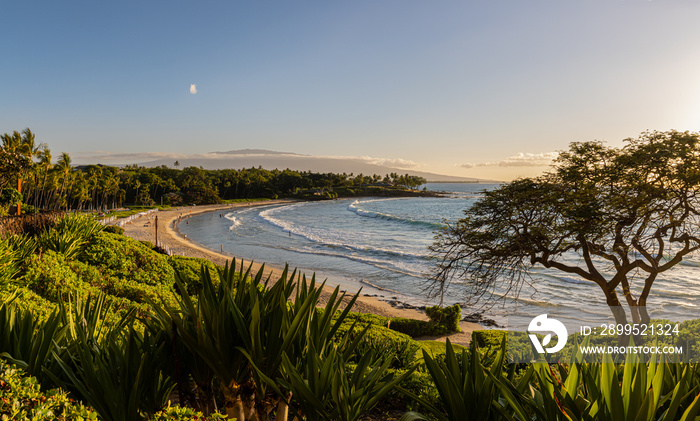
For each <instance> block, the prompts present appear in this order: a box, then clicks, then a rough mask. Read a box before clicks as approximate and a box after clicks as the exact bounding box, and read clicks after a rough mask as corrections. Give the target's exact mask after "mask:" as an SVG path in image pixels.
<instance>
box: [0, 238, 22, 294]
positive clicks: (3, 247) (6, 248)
mask: <svg viewBox="0 0 700 421" xmlns="http://www.w3.org/2000/svg"><path fill="white" fill-rule="evenodd" d="M17 254H18V253H17V252H16V251H15V250H14V249H13V247H12V246H11V244H10V243H9V242H8V241H6V240H0V288H2V287H3V285H7V284H8V283H9V282H10V280H11V279H12V278H13V277H14V276H15V275H16V274H17V272H18V271H19V269H18V268H17Z"/></svg>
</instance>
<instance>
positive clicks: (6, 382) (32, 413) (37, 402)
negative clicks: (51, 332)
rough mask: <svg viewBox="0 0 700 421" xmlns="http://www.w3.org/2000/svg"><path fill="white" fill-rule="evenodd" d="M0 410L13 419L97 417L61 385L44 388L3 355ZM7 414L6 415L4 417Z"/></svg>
mask: <svg viewBox="0 0 700 421" xmlns="http://www.w3.org/2000/svg"><path fill="white" fill-rule="evenodd" d="M0 390H1V391H2V393H1V394H2V399H0V414H3V417H2V419H10V420H42V419H52V420H79V419H83V420H97V419H98V418H97V413H96V412H95V411H93V410H92V409H90V408H87V407H85V406H84V405H83V404H82V403H80V402H74V401H73V400H72V399H70V398H69V397H68V394H67V393H66V392H65V391H63V390H61V389H52V390H48V391H46V392H42V391H41V388H40V385H39V383H38V382H37V380H36V378H34V377H29V376H26V375H25V374H24V372H23V371H22V370H20V369H18V368H15V367H13V366H10V365H8V364H7V363H5V362H4V361H3V360H2V359H0ZM5 417H7V418H5Z"/></svg>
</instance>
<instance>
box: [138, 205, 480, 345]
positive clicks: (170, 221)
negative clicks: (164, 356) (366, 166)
mask: <svg viewBox="0 0 700 421" xmlns="http://www.w3.org/2000/svg"><path fill="white" fill-rule="evenodd" d="M275 203H289V201H283V200H272V201H260V202H241V203H235V204H229V205H206V206H189V207H179V208H172V209H170V210H166V211H160V212H154V213H151V214H148V215H143V216H140V217H137V218H134V219H132V221H131V222H128V223H126V224H125V225H124V230H125V234H126V235H128V236H129V237H131V238H134V239H136V240H144V241H149V242H151V243H153V244H155V241H156V238H155V236H156V217H157V220H158V245H160V246H165V247H167V248H168V249H170V251H171V252H172V253H173V254H176V255H181V256H189V257H200V258H204V259H207V260H210V261H212V262H214V263H215V264H217V265H221V266H223V265H224V264H225V263H226V262H230V261H231V260H232V259H233V258H234V257H235V256H232V255H229V254H227V253H219V252H216V251H214V250H210V249H208V248H206V247H203V246H201V245H199V244H196V243H195V242H193V241H190V240H188V239H186V238H185V237H183V236H182V235H181V234H180V233H179V232H178V231H177V226H176V224H177V222H178V220H181V221H185V220H186V218H188V217H189V216H192V215H196V214H199V213H203V212H213V211H218V210H221V211H226V210H230V209H234V208H240V207H250V206H264V205H271V204H275ZM262 258H264V256H261V259H262ZM236 262H237V264H238V265H240V263H241V260H240V259H238V258H236ZM244 264H245V266H246V268H247V267H248V265H250V262H244ZM261 266H262V265H261V264H260V263H257V262H255V263H253V269H252V272H253V273H255V272H257V271H258V270H259V269H260V267H261ZM239 267H240V266H239ZM290 269H292V268H290ZM282 270H283V268H282V267H281V266H280V267H276V266H272V265H269V264H265V272H264V273H265V277H267V276H271V279H272V280H275V279H277V278H279V276H280V274H281V273H282ZM309 275H310V274H309ZM337 284H338V283H337V282H336V283H334V282H333V280H332V279H328V280H327V281H326V285H327V286H326V288H325V290H324V292H323V294H322V295H321V303H320V304H321V305H322V304H324V303H325V301H326V300H327V299H328V297H329V296H330V294H331V293H332V292H333V288H335V286H336V285H337ZM341 289H342V287H341ZM350 292H351V293H353V292H354V291H350ZM348 299H349V298H347V297H346V302H347V300H348ZM353 311H357V312H361V313H371V314H376V315H379V316H387V317H405V318H410V319H418V320H427V317H426V315H425V313H424V312H422V311H419V310H414V309H399V308H395V307H393V306H392V305H391V304H389V303H387V302H385V301H381V300H379V299H377V298H375V297H367V296H360V297H358V299H357V302H356V303H355V305H354V306H353ZM460 327H461V329H462V332H461V333H454V334H451V335H447V336H440V337H430V338H421V339H426V340H427V339H429V340H438V341H443V342H444V341H445V339H446V338H448V337H449V338H450V341H451V342H453V343H456V344H460V345H467V344H468V343H469V341H470V339H471V332H472V331H474V330H479V329H483V327H482V326H481V325H479V324H477V323H471V322H460Z"/></svg>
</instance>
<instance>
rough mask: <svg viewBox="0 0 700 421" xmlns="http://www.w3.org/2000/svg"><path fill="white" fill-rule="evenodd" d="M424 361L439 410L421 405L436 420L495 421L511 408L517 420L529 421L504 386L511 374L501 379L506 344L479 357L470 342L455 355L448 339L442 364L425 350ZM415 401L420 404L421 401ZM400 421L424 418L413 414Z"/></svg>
mask: <svg viewBox="0 0 700 421" xmlns="http://www.w3.org/2000/svg"><path fill="white" fill-rule="evenodd" d="M423 359H424V361H425V365H426V368H427V370H428V372H429V373H430V376H431V377H432V379H433V381H434V382H435V387H436V388H437V391H438V393H439V395H440V401H441V404H442V405H441V406H442V409H440V408H435V407H432V406H431V405H430V403H429V402H427V401H424V402H421V403H422V404H423V405H424V406H426V407H428V408H429V409H430V411H431V412H432V415H434V416H435V417H437V418H438V419H440V420H451V421H452V420H454V421H457V420H459V421H468V420H491V419H493V420H495V419H499V418H501V415H502V414H505V413H506V405H510V406H511V410H512V411H513V412H515V413H516V414H517V416H518V417H519V418H520V419H522V420H526V419H529V416H528V415H527V412H526V410H525V409H524V407H523V406H522V405H521V404H520V403H519V402H517V401H516V400H515V398H514V396H513V395H512V393H511V391H510V390H509V388H508V387H507V386H506V384H510V381H512V378H513V371H511V372H510V373H509V374H508V377H505V376H504V367H505V363H506V352H505V344H504V345H503V346H502V347H501V348H500V349H499V350H495V352H492V353H489V354H485V355H482V354H481V353H480V352H479V349H478V347H477V346H476V342H475V341H472V344H471V347H470V349H469V350H468V351H467V350H463V351H462V352H461V355H457V353H456V352H455V351H454V348H453V347H452V344H451V343H450V341H449V339H448V340H447V343H446V346H445V358H444V361H441V360H438V359H435V358H434V357H432V356H431V355H430V354H429V353H428V352H426V351H423ZM511 367H514V365H511ZM504 381H505V383H504ZM415 398H416V399H417V400H418V401H420V398H418V397H415ZM443 411H444V412H443ZM403 419H424V418H423V417H420V416H417V415H416V416H415V417H413V418H411V417H409V416H405V417H404V418H403Z"/></svg>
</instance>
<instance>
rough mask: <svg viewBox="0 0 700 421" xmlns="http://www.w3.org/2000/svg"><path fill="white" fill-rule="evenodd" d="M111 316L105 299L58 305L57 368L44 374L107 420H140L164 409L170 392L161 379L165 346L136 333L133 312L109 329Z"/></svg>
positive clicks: (167, 380)
mask: <svg viewBox="0 0 700 421" xmlns="http://www.w3.org/2000/svg"><path fill="white" fill-rule="evenodd" d="M109 311H110V308H109V306H107V305H105V301H104V296H99V297H94V298H93V297H87V299H85V300H83V299H81V298H78V299H76V300H75V304H73V303H71V302H69V303H67V305H62V306H61V308H60V316H61V319H62V320H63V321H64V323H65V326H66V340H65V342H64V343H65V346H64V347H62V348H61V349H57V350H55V351H53V358H54V359H55V361H56V365H57V366H58V369H55V370H52V371H51V372H48V373H47V374H48V376H50V377H51V379H52V380H53V381H54V382H55V383H56V384H58V385H60V386H61V387H63V388H65V389H67V390H71V391H74V392H75V393H77V394H78V396H80V397H81V398H82V399H83V400H84V401H86V402H87V403H89V404H90V405H91V406H92V407H94V408H95V409H96V410H97V411H98V412H99V414H100V416H101V417H102V418H104V419H106V420H111V421H130V420H141V419H143V417H144V416H145V415H147V414H152V413H155V412H156V411H158V410H159V409H161V408H163V407H164V406H165V404H166V403H167V399H168V396H169V394H170V392H171V391H172V389H173V387H174V383H173V382H172V381H171V380H170V378H169V377H168V376H166V375H165V374H164V364H165V362H166V361H167V359H166V358H164V357H163V356H164V355H166V351H165V349H164V348H165V346H166V341H163V340H160V339H159V338H158V337H156V336H154V335H152V334H150V333H149V332H146V333H140V332H139V331H138V330H136V329H135V327H134V322H135V319H134V318H133V315H132V314H131V313H128V314H127V315H125V316H124V318H123V319H122V321H121V322H120V323H118V324H117V325H115V326H111V327H107V326H106V324H105V322H104V319H105V315H106V313H107V312H109Z"/></svg>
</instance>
